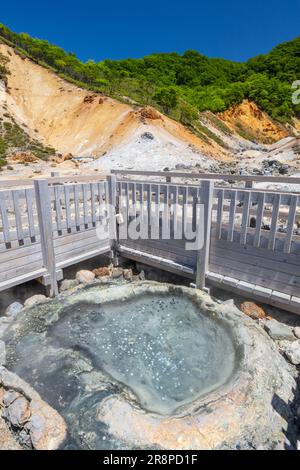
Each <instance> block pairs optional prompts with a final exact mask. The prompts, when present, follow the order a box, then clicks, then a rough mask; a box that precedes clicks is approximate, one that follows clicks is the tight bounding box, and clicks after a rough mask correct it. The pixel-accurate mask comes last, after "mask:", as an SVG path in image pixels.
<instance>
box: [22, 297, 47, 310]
mask: <svg viewBox="0 0 300 470" xmlns="http://www.w3.org/2000/svg"><path fill="white" fill-rule="evenodd" d="M47 301H49V299H48V297H46V296H45V295H42V294H37V295H33V296H32V297H29V299H27V300H25V302H24V307H32V306H33V305H37V304H40V303H42V302H47Z"/></svg>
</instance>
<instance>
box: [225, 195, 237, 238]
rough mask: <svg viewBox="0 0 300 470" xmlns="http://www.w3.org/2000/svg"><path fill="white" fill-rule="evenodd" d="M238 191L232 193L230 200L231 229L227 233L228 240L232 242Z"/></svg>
mask: <svg viewBox="0 0 300 470" xmlns="http://www.w3.org/2000/svg"><path fill="white" fill-rule="evenodd" d="M236 199H237V195H236V191H232V192H231V198H230V210H229V227H228V232H227V240H228V241H230V242H232V240H233V232H234V224H235V209H236Z"/></svg>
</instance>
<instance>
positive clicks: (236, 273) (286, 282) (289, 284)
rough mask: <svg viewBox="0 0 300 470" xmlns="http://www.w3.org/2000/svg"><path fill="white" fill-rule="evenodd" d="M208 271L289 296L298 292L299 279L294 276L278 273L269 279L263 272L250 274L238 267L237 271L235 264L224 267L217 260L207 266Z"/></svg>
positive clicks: (221, 262) (268, 275)
mask: <svg viewBox="0 0 300 470" xmlns="http://www.w3.org/2000/svg"><path fill="white" fill-rule="evenodd" d="M214 261H215V260H214ZM209 271H214V272H217V273H220V274H223V275H224V276H229V277H233V278H237V279H240V280H244V281H246V282H250V283H253V284H256V285H260V286H263V287H268V288H270V289H273V290H278V291H282V292H284V293H286V294H290V295H297V292H299V278H296V277H295V276H289V277H286V275H284V274H282V273H279V274H280V275H278V276H274V278H273V279H271V278H270V274H269V273H268V272H265V271H261V272H260V273H259V272H258V273H253V272H250V270H248V271H245V269H244V266H240V268H239V269H238V267H237V265H236V262H234V263H232V264H230V263H228V265H226V264H225V263H224V261H223V260H222V261H220V260H219V261H218V262H217V263H216V262H211V263H210V265H209ZM251 271H252V269H251Z"/></svg>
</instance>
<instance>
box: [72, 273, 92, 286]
mask: <svg viewBox="0 0 300 470" xmlns="http://www.w3.org/2000/svg"><path fill="white" fill-rule="evenodd" d="M76 279H77V281H78V282H80V284H87V283H88V282H93V280H94V279H95V274H94V273H93V272H92V271H85V270H82V271H78V272H77V273H76Z"/></svg>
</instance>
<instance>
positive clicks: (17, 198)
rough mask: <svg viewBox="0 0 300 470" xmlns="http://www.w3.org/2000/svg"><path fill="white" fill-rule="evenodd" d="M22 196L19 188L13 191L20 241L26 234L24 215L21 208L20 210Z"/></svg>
mask: <svg viewBox="0 0 300 470" xmlns="http://www.w3.org/2000/svg"><path fill="white" fill-rule="evenodd" d="M20 196H21V194H20V191H19V190H13V191H12V200H13V207H14V212H15V221H16V231H17V237H18V241H19V242H22V240H23V238H24V234H23V227H22V217H21V210H20V205H21V203H20Z"/></svg>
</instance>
